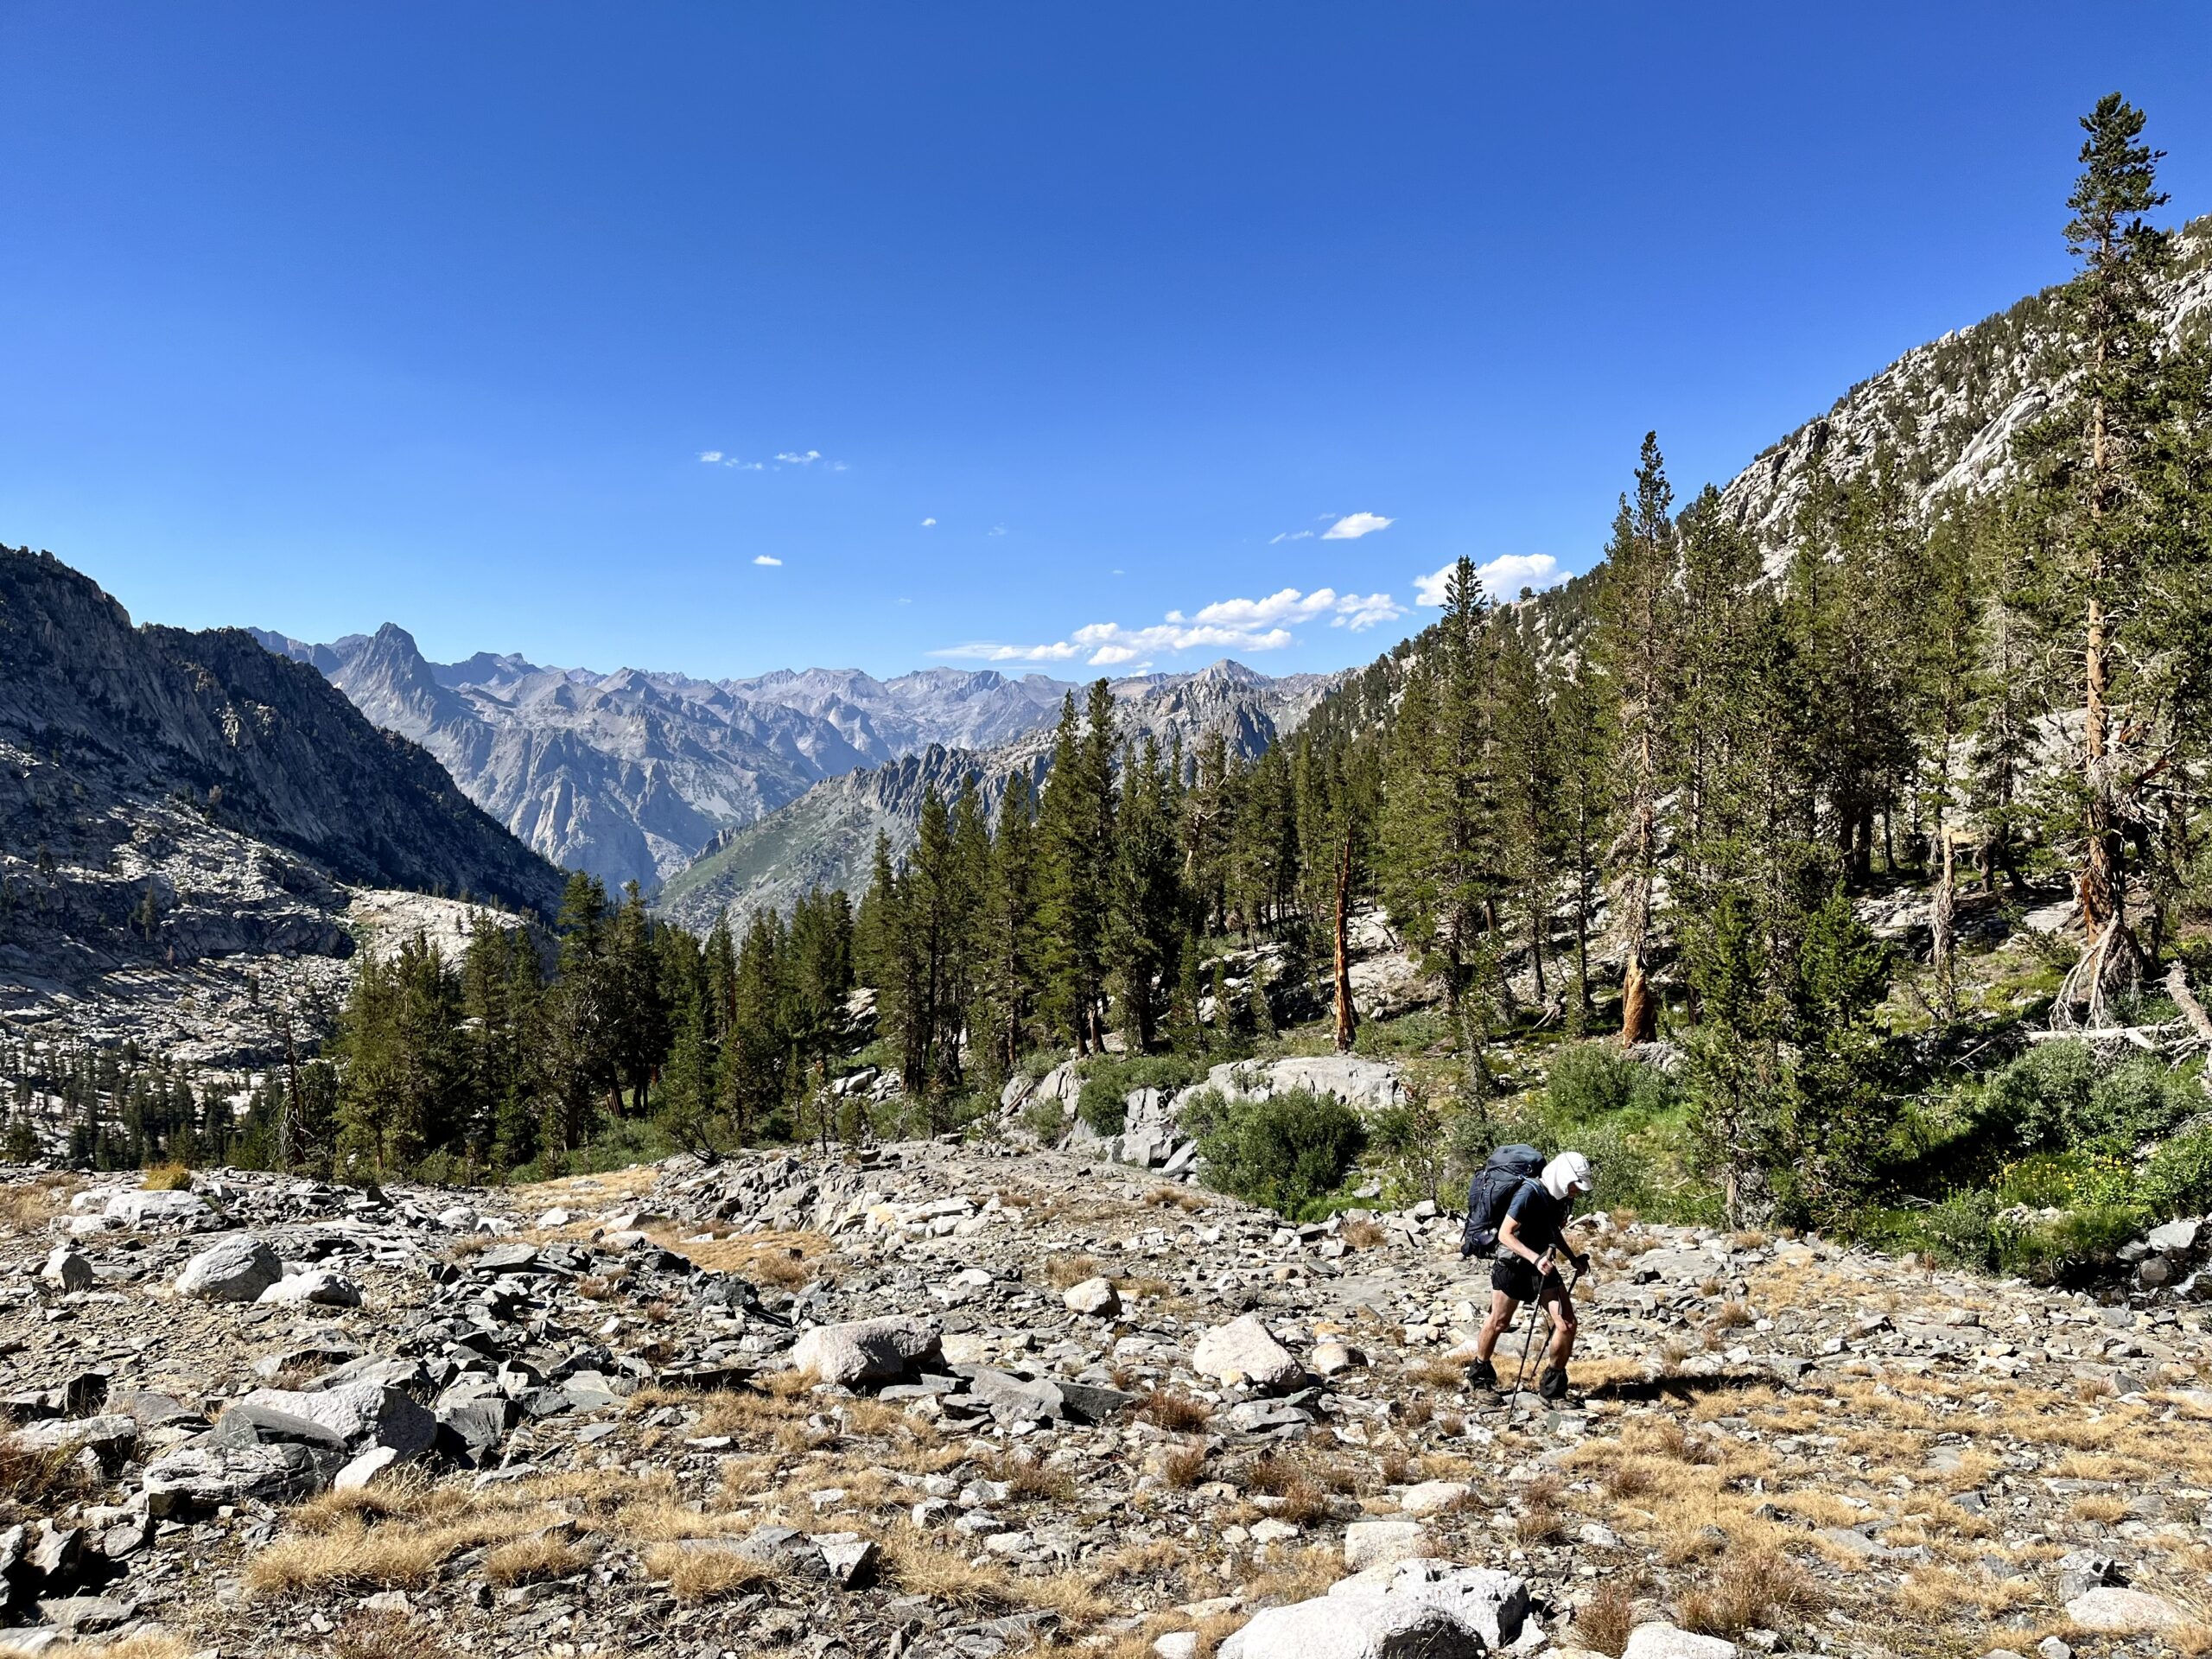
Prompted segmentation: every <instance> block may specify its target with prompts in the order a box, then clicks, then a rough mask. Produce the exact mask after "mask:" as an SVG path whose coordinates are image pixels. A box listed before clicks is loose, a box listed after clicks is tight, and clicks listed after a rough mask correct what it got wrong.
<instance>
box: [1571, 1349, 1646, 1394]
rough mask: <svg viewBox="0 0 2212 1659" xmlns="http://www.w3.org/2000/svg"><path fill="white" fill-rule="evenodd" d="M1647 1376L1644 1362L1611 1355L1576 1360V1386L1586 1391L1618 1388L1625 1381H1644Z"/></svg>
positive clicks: (1592, 1391)
mask: <svg viewBox="0 0 2212 1659" xmlns="http://www.w3.org/2000/svg"><path fill="white" fill-rule="evenodd" d="M1646 1380H1647V1378H1646V1376H1645V1374H1644V1368H1643V1361H1642V1360H1639V1359H1626V1358H1619V1357H1611V1356H1606V1357H1599V1358H1596V1359H1578V1360H1576V1361H1575V1362H1574V1382H1575V1386H1576V1387H1578V1388H1580V1389H1583V1390H1584V1391H1585V1392H1586V1393H1594V1392H1596V1391H1598V1390H1599V1389H1612V1388H1618V1387H1619V1386H1620V1385H1621V1384H1622V1383H1642V1382H1644V1381H1646Z"/></svg>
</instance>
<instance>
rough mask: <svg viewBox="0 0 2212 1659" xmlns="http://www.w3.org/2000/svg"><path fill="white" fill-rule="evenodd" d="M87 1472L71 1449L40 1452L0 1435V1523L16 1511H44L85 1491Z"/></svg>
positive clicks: (8, 1435) (58, 1447)
mask: <svg viewBox="0 0 2212 1659" xmlns="http://www.w3.org/2000/svg"><path fill="white" fill-rule="evenodd" d="M85 1484H86V1480H85V1471H84V1470H83V1468H82V1467H81V1466H80V1465H79V1463H78V1461H77V1454H76V1452H75V1451H74V1450H73V1448H71V1447H68V1446H56V1447H55V1448H54V1449H53V1450H51V1451H41V1450H39V1449H37V1448H35V1447H33V1446H25V1445H24V1444H23V1443H22V1441H20V1440H17V1439H16V1437H15V1436H14V1435H12V1434H7V1435H0V1521H5V1520H7V1519H8V1518H9V1516H10V1515H11V1513H13V1512H14V1511H16V1510H25V1511H32V1510H36V1511H41V1512H42V1511H45V1510H51V1509H54V1508H55V1507H57V1506H58V1505H59V1503H60V1502H61V1501H62V1500H63V1499H65V1498H69V1497H75V1496H76V1495H77V1494H78V1493H79V1492H81V1491H83V1490H84V1489H85Z"/></svg>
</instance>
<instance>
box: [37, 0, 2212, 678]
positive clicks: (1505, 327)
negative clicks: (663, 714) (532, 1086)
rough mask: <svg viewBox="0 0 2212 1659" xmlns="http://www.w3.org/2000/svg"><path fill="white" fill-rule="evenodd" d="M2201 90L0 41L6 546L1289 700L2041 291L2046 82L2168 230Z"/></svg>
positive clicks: (67, 15) (837, 7)
mask: <svg viewBox="0 0 2212 1659" xmlns="http://www.w3.org/2000/svg"><path fill="white" fill-rule="evenodd" d="M1798 13H1802V14H1806V15H1803V16H1796V15H1790V14H1798ZM1814 14H1817V15H1814ZM2208 64H2212V7H2205V6H2202V5H2196V4H2178V3H2150V4H2145V5H2137V6H2130V7H2126V8H2114V7H2107V6H2098V5H2089V4H2073V5H2036V4H2023V3H2017V0H2015V3H2005V4H1959V5H1928V4H1925V3H1922V4H1916V5H1912V6H1883V5H1860V6H1855V7H1821V8H1798V7H1773V6H1770V5H1760V6H1749V5H1746V6H1726V7H1724V6H1704V7H1692V6H1687V5H1685V6H1669V7H1654V6H1649V5H1637V6H1633V7H1630V6H1622V7H1598V6H1591V7H1567V6H1557V7H1522V8H1512V9H1508V8H1503V7H1472V6H1447V5H1443V4H1433V5H1398V6H1384V7H1376V6H1353V5H1338V6H1332V7H1319V6H1304V5H1298V4H1284V3H1269V4H1265V5H1260V4H1252V5H1243V4H1230V3H1212V4H1206V5H1201V6H1191V5H1187V4H1185V5H1175V6H1152V5H1143V4H1123V5H1117V6H1112V7H1093V8H1073V7H1064V6H1039V5H1036V4H1034V3H1022V4H1007V5H972V4H946V5H928V6H919V5H912V4H906V3H901V4H882V5H866V4H823V5H816V6H785V7H776V8H771V7H767V6H765V5H753V4H734V3H715V4H696V5H634V6H630V5H626V6H620V7H608V6H600V5H581V4H576V5H569V4H529V5H512V6H510V5H499V4H493V3H474V4H471V5H468V6H465V7H450V6H429V5H423V6H407V5H401V4H394V3H377V4H362V5H344V4H321V3H318V4H315V5H310V6H301V5H296V4H284V5H277V4H267V5H249V4H219V3H216V4H196V5H192V6H156V5H150V4H144V5H118V6H86V5H80V4H71V3H45V0H31V3H26V0H0V87H4V91H5V99H6V108H7V110H8V111H9V118H8V122H7V132H6V136H5V137H4V138H0V146H4V163H3V164H0V226H5V227H6V232H7V245H8V247H9V250H10V257H8V258H7V259H6V260H4V261H0V366H3V367H4V376H3V377H0V378H3V379H4V385H5V387H6V394H7V395H6V396H5V397H0V540H5V541H8V542H11V543H29V544H31V545H33V546H42V547H48V548H51V549H52V550H54V552H56V553H57V554H59V555H60V556H62V557H63V558H65V559H67V561H69V562H70V563H73V564H75V565H77V566H78V567H79V568H80V569H84V570H86V571H87V572H88V573H90V574H91V575H93V576H94V577H96V578H97V579H98V580H99V581H100V582H102V583H103V584H104V585H105V586H106V587H107V588H109V589H110V591H111V592H113V593H114V594H116V595H117V596H118V598H120V599H121V600H122V601H124V603H125V604H126V605H127V606H128V607H130V610H131V612H132V613H133V615H134V616H137V617H138V618H140V619H141V620H160V621H165V622H172V623H176V624H180V625H183V626H213V625H217V624H224V623H253V624H257V625H259V626H269V627H276V628H280V629H283V630H284V631H285V632H289V633H293V634H296V635H299V636H302V637H306V638H313V639H327V638H329V637H332V636H334V635H336V634H339V633H342V632H352V631H356V630H363V629H367V628H371V627H373V626H375V625H376V624H378V622H380V621H383V620H387V619H390V620H397V621H399V622H401V623H403V624H404V626H408V627H409V628H410V629H411V630H413V631H414V632H415V633H416V637H417V639H419V640H420V641H421V643H422V645H423V648H424V649H425V651H427V652H429V654H431V655H432V656H434V657H458V656H462V655H466V654H467V653H468V652H474V651H477V650H485V649H488V650H495V651H508V650H512V651H520V652H524V653H525V654H527V655H529V656H531V657H532V658H535V659H537V660H538V661H541V662H556V663H562V664H588V665H591V666H594V667H599V668H613V667H614V666H617V665H620V664H635V665H639V666H646V667H670V668H683V669H685V670H688V671H691V672H693V673H697V674H702V675H709V676H721V675H725V674H746V673H752V672H756V671H760V670H763V669H766V668H770V667H774V666H781V665H796V664H832V665H840V666H842V665H856V666H860V667H864V668H867V669H869V670H871V671H878V672H891V671H899V670H903V669H907V668H912V667H918V666H925V665H927V664H931V663H937V662H978V661H996V662H998V663H999V664H1000V665H1001V666H1004V667H1007V668H1008V669H1012V670H1020V669H1021V668H1024V667H1027V666H1032V665H1033V666H1039V667H1043V668H1046V669H1048V670H1050V671H1052V672H1054V673H1056V674H1058V675H1063V676H1070V675H1074V674H1077V673H1079V672H1081V671H1084V669H1086V668H1088V667H1089V666H1090V665H1091V664H1096V666H1097V667H1098V668H1102V669H1105V670H1109V671H1128V670H1129V669H1131V668H1135V667H1136V666H1139V665H1141V664H1153V665H1154V666H1158V667H1162V668H1170V667H1194V666H1197V665H1198V664H1202V663H1204V662H1205V661H1209V660H1211V658H1215V657H1217V656H1220V655H1224V654H1232V655H1236V656H1238V657H1241V658H1243V659H1245V660H1247V661H1249V662H1251V663H1252V664H1254V665H1255V666H1259V667H1262V668H1266V669H1268V670H1270V671H1278V672H1280V671H1287V670H1290V669H1295V668H1325V667H1334V666H1338V665H1341V664H1345V663H1349V662H1353V661H1358V660H1363V659H1364V658H1368V657H1370V656H1371V655H1373V654H1374V653H1375V652H1377V651H1379V650H1381V649H1383V648H1384V647H1385V646H1387V645H1389V643H1390V642H1391V641H1392V640H1394V639H1396V638H1398V637H1400V636H1401V635H1402V634H1403V633H1404V632H1409V631H1411V630H1412V629H1413V628H1414V627H1416V626H1419V625H1420V623H1421V620H1422V618H1423V616H1424V614H1425V613H1424V612H1423V611H1422V610H1421V607H1420V605H1419V603H1418V600H1419V594H1420V586H1419V582H1418V578H1419V577H1420V576H1421V575H1424V574H1426V573H1429V572H1433V571H1435V570H1436V569H1439V568H1440V567H1441V566H1442V565H1444V564H1445V563H1447V562H1448V561H1450V560H1452V559H1453V558H1455V557H1457V556H1459V555H1460V554H1462V553H1465V554H1467V555H1469V556H1472V557H1473V558H1475V559H1476V560H1477V561H1478V562H1483V563H1488V562H1491V561H1494V560H1501V559H1503V560H1507V561H1510V562H1514V563H1509V564H1508V565H1506V566H1503V567H1501V568H1502V569H1506V570H1508V571H1509V572H1516V573H1517V572H1521V571H1524V570H1535V571H1540V570H1541V569H1546V568H1551V569H1585V568H1586V567H1587V566H1588V564H1589V563H1591V562H1592V559H1593V558H1594V556H1595V555H1596V551H1597V549H1598V548H1599V545H1600V543H1602V541H1603V539H1604V536H1605V528H1606V524H1607V521H1608V520H1609V518H1610V517H1611V511H1612V504H1613V500H1614V498H1615V496H1616V494H1617V493H1618V491H1619V489H1620V488H1621V486H1622V485H1623V484H1624V481H1625V480H1626V478H1627V475H1628V473H1629V470H1630V467H1631V465H1632V463H1633V460H1634V456H1635V452H1636V446H1637V440H1638V439H1639V437H1640V436H1641V435H1642V434H1643V431H1644V430H1645V429H1647V428H1651V427H1656V429H1658V431H1659V433H1660V435H1661V441H1662V445H1663V446H1664V448H1666V451H1667V453H1668V455H1669V461H1670V464H1671V467H1672V470H1673V472H1674V474H1675V480H1676V484H1677V486H1678V491H1680V492H1681V493H1687V492H1688V490H1689V489H1690V488H1692V487H1694V486H1695V485H1696V484H1697V483H1699V482H1700V481H1702V480H1706V479H1707V478H1712V479H1716V480H1718V479H1725V478H1726V477H1727V476H1728V475H1729V474H1732V473H1733V472H1734V471H1735V470H1736V469H1737V468H1738V467H1740V466H1742V465H1743V464H1744V463H1745V461H1748V460H1749V459H1750V458H1751V456H1752V455H1753V454H1756V453H1757V452H1758V450H1759V449H1760V448H1762V447H1764V445H1765V444H1767V443H1768V442H1771V441H1772V440H1773V439H1775V438H1776V437H1777V436H1779V435H1781V434H1783V432H1784V431H1786V430H1788V429H1789V428H1791V427H1792V426H1794V425H1796V423H1798V422H1799V421H1801V420H1802V419H1804V418H1805V417H1807V416H1810V415H1812V414H1815V413H1816V412H1818V411H1819V410H1822V409H1824V408H1825V407H1827V404H1829V403H1830V402H1831V401H1833V399H1834V397H1836V396H1837V395H1838V394H1839V393H1840V392H1841V391H1843V390H1844V389H1845V388H1846V387H1847V386H1848V385H1850V384H1851V383H1852V382H1853V381H1855V380H1857V379H1859V378H1863V377H1864V376H1866V374H1868V373H1870V372H1873V371H1875V370H1876V369H1878V368H1879V367H1880V366H1881V365H1883V364H1885V362H1887V361H1888V360H1889V359H1891V358H1892V357H1894V356H1895V355H1896V354H1897V353H1898V352H1900V351H1902V350H1904V348H1906V347H1908V346H1911V345H1914V344H1916V343H1917V342H1919V341H1921V340H1926V339H1929V338H1932V337H1933V336H1935V335H1936V334H1940V333H1942V331H1943V330H1944V329H1946V328H1949V327H1955V326H1957V325H1959V324H1961V323H1965V322H1968V321H1973V320H1974V319H1975V318H1976V317H1979V316H1981V315H1985V314H1986V313H1987V312H1989V311H1991V310H1993V309H1997V308H2000V307H2002V306H2004V305H2005V304H2006V303H2009V302H2011V301H2012V299H2013V298H2015V297H2017V296H2018V295H2020V294H2022V293H2024V292H2026V291H2029V290H2031V289H2034V288H2037V287H2038V286H2040V285H2042V284H2044V283H2049V282H2052V281H2055V280H2057V279H2059V278H2060V277H2063V275H2064V274H2065V272H2066V262H2065V257H2064V253H2063V247H2062V245H2061V242H2060V238H2059V230H2058V227H2059V224H2060V222H2061V220H2062V219H2063V211H2062V207H2061V202H2062V200H2063V196H2064V194H2065V192H2066V189H2067V188H2068V185H2069V180H2070V177H2071V175H2072V172H2073V170H2074V159H2073V156H2074V149H2075V143H2076V134H2075V130H2074V125H2073V123H2074V121H2075V118H2076V117H2077V116H2078V115H2079V114H2080V113H2081V112H2082V111H2083V110H2085V109H2086V108H2088V105H2090V104H2091V103H2092V102H2093V101H2094V99H2095V98H2096V97H2097V96H2098V95H2099V94H2101V93H2102V92H2107V91H2109V90H2112V89H2114V88H2118V89H2120V90H2122V91H2124V92H2126V93H2127V94H2128V95H2129V96H2130V97H2131V98H2133V99H2135V100H2136V101H2137V102H2138V103H2140V104H2142V105H2145V107H2146V108H2147V109H2148V110H2149V111H2150V115H2151V120H2152V126H2151V136H2152V139H2153V140H2154V141H2155V142H2156V143H2158V144H2160V145H2161V146H2162V147H2164V149H2167V150H2169V151H2170V152H2171V159H2170V160H2169V161H2168V162H2167V164H2166V168H2165V172H2164V177H2165V181H2166V183H2167V185H2168V188H2170V189H2171V192H2172V193H2173V196H2174V211H2175V212H2176V213H2190V214H2195V213H2203V212H2206V211H2212V94H2209V93H2208V92H2207V90H2206V88H2207V86H2208V84H2212V82H2209V81H2208V76H2207V73H2206V71H2207V66H2208ZM709 454H711V455H714V456H715V457H717V459H715V460H711V461H709V460H702V459H701V457H702V456H703V455H709ZM779 456H780V457H788V459H783V460H779V459H778V458H779ZM1385 521H1387V522H1385ZM1332 531H1334V534H1333V535H1332V534H1331V533H1330V532H1332ZM1355 532H1364V533H1355ZM1545 561H1549V562H1550V564H1549V566H1548V567H1547V566H1546V564H1545V563H1544V562H1545ZM1508 585H1511V583H1510V581H1509V584H1508ZM1286 595H1288V596H1287V597H1286ZM1324 595H1325V596H1324ZM947 653H963V654H947ZM1025 653H1027V654H1025Z"/></svg>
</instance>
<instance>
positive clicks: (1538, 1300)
mask: <svg viewBox="0 0 2212 1659" xmlns="http://www.w3.org/2000/svg"><path fill="white" fill-rule="evenodd" d="M1551 1255H1552V1253H1551V1252H1550V1251H1549V1250H1546V1251H1545V1252H1544V1255H1543V1261H1544V1262H1548V1261H1550V1260H1551ZM1543 1305H1544V1269H1543V1262H1538V1263H1537V1265H1536V1294H1535V1295H1534V1296H1531V1297H1530V1298H1529V1334H1528V1335H1526V1336H1525V1337H1523V1338H1521V1363H1519V1364H1518V1365H1516V1366H1515V1367H1514V1368H1513V1392H1512V1393H1511V1394H1509V1395H1506V1396H1505V1397H1506V1398H1507V1399H1509V1400H1510V1399H1512V1398H1514V1396H1515V1395H1518V1394H1519V1393H1520V1392H1521V1379H1522V1376H1526V1375H1527V1373H1528V1370H1529V1349H1530V1348H1532V1347H1534V1346H1535V1341H1536V1314H1537V1313H1538V1312H1539V1311H1540V1310H1541V1308H1542V1306H1543Z"/></svg>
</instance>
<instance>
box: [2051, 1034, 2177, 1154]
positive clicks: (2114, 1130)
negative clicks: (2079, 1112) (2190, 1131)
mask: <svg viewBox="0 0 2212 1659" xmlns="http://www.w3.org/2000/svg"><path fill="white" fill-rule="evenodd" d="M2193 1093H2194V1091H2193V1090H2190V1088H2189V1087H2188V1086H2187V1085H2186V1084H2184V1083H2183V1080H2182V1079H2181V1078H2180V1077H2177V1075H2176V1073H2175V1071H2174V1070H2173V1068H2172V1067H2171V1066H2170V1065H2167V1064H2166V1063H2165V1062H2164V1060H2162V1059H2160V1058H2158V1057H2157V1056H2156V1055H2154V1054H2137V1055H2133V1056H2132V1057H2130V1058H2127V1059H2126V1060H2123V1061H2122V1062H2121V1063H2120V1065H2116V1066H2114V1067H2113V1069H2112V1070H2111V1071H2107V1072H2106V1073H2105V1074H2104V1076H2102V1077H2099V1078H2098V1079H2097V1081H2096V1083H2095V1084H2094V1086H2093V1087H2092V1088H2091V1089H2090V1090H2089V1104H2088V1113H2087V1115H2086V1116H2084V1117H2083V1119H2082V1121H2081V1122H2078V1123H2076V1124H2075V1125H2074V1126H2073V1127H2074V1135H2073V1140H2074V1144H2075V1145H2076V1146H2084V1147H2086V1146H2105V1147H2111V1148H2113V1150H2115V1151H2119V1152H2133V1151H2134V1150H2135V1148H2136V1147H2139V1146H2141V1145H2143V1144H2144V1143H2145V1141H2157V1140H2161V1139H2163V1138H2164V1137H2165V1136H2166V1135H2170V1134H2171V1133H2172V1132H2173V1131H2174V1130H2175V1129H2176V1128H2178V1127H2179V1126H2180V1124H2181V1122H2182V1121H2183V1119H2185V1118H2187V1117H2188V1116H2189V1115H2190V1113H2191V1112H2192V1111H2194V1110H2195V1109H2196V1107H2197V1106H2198V1105H2199V1104H2201V1103H2202V1096H2197V1097H2196V1098H2195V1099H2192V1098H2191V1096H2192V1094H2193Z"/></svg>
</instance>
